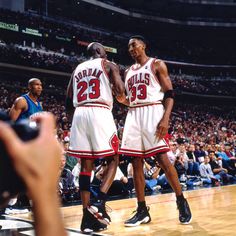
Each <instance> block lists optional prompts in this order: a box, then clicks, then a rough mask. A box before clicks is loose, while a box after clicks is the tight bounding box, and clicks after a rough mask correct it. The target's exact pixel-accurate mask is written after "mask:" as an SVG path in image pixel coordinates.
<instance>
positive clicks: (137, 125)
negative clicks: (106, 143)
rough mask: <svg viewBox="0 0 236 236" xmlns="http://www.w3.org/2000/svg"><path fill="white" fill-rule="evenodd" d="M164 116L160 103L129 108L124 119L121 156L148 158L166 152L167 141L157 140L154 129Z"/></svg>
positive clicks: (167, 149)
mask: <svg viewBox="0 0 236 236" xmlns="http://www.w3.org/2000/svg"><path fill="white" fill-rule="evenodd" d="M163 114H164V107H163V105H162V104H161V103H156V104H146V105H139V106H137V107H130V109H129V112H128V114H127V117H126V121H125V126H124V132H123V138H122V144H121V148H120V152H119V153H121V154H125V155H128V156H138V157H150V156H154V155H155V154H157V153H160V152H168V151H169V145H168V141H167V140H166V139H165V138H164V139H161V140H157V138H156V135H155V133H156V129H157V125H158V124H159V122H160V120H161V118H162V117H163Z"/></svg>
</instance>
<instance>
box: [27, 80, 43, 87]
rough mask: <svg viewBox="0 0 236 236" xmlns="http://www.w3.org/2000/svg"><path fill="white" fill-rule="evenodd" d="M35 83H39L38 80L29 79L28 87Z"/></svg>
mask: <svg viewBox="0 0 236 236" xmlns="http://www.w3.org/2000/svg"><path fill="white" fill-rule="evenodd" d="M36 81H40V79H37V78H31V79H30V80H29V81H28V86H32V85H33V84H34V83H35V82H36ZM40 82H41V81H40Z"/></svg>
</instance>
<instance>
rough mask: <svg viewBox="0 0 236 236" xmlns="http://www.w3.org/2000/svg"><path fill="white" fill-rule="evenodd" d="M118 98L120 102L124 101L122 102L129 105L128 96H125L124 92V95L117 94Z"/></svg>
mask: <svg viewBox="0 0 236 236" xmlns="http://www.w3.org/2000/svg"><path fill="white" fill-rule="evenodd" d="M116 100H117V101H118V102H119V103H122V104H125V105H128V104H129V101H128V99H127V98H126V96H125V94H124V93H123V94H122V95H118V96H116Z"/></svg>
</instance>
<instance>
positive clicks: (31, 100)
mask: <svg viewBox="0 0 236 236" xmlns="http://www.w3.org/2000/svg"><path fill="white" fill-rule="evenodd" d="M28 89H29V92H28V93H27V94H24V95H22V96H20V97H18V98H17V99H16V100H15V102H14V104H13V106H12V107H11V109H10V117H11V119H12V120H14V121H16V122H17V121H19V120H22V119H26V118H30V116H32V115H33V114H35V113H37V112H41V111H42V110H43V108H42V104H41V103H40V102H39V100H38V99H39V97H40V95H41V93H42V89H43V88H42V82H41V81H40V80H39V79H36V78H32V79H30V80H29V81H28Z"/></svg>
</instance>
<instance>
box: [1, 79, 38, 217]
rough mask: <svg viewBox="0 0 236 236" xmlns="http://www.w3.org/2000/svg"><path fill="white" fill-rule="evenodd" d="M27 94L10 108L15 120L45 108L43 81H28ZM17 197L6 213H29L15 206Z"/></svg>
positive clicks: (10, 203)
mask: <svg viewBox="0 0 236 236" xmlns="http://www.w3.org/2000/svg"><path fill="white" fill-rule="evenodd" d="M28 90H29V92H28V93H27V94H24V95H22V96H20V97H18V98H17V99H16V100H15V102H14V104H13V105H12V107H11V109H10V117H11V119H12V120H13V121H16V122H18V121H20V120H23V119H30V117H31V116H32V115H34V114H36V113H38V112H41V111H42V110H43V108H42V104H41V103H40V102H39V100H38V99H39V97H40V95H41V92H42V83H41V81H40V80H39V79H37V78H32V79H30V80H29V81H28ZM16 202H17V198H13V199H11V200H10V201H9V203H8V207H7V208H6V210H5V214H20V213H27V212H28V209H21V208H16V207H14V206H15V204H16Z"/></svg>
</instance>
